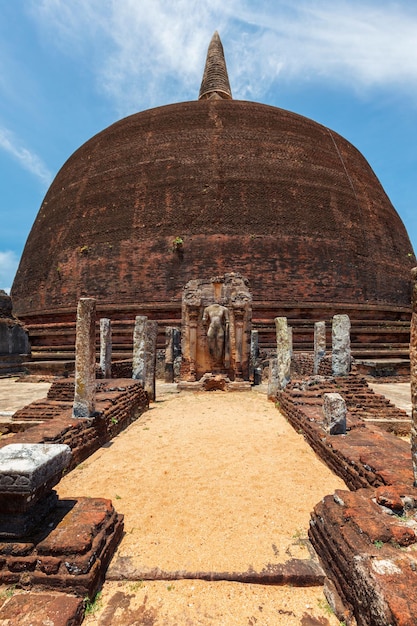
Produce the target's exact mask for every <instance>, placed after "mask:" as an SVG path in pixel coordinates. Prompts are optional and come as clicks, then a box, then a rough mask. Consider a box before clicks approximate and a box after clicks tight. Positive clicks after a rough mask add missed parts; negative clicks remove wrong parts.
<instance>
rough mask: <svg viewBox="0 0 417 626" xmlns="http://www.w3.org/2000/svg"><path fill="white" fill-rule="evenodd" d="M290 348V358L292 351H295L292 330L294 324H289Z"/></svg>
mask: <svg viewBox="0 0 417 626" xmlns="http://www.w3.org/2000/svg"><path fill="white" fill-rule="evenodd" d="M288 349H289V351H290V358H291V357H292V353H293V331H292V326H288Z"/></svg>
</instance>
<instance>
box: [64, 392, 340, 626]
mask: <svg viewBox="0 0 417 626" xmlns="http://www.w3.org/2000/svg"><path fill="white" fill-rule="evenodd" d="M337 488H344V483H343V482H342V481H341V480H340V479H338V478H336V477H335V476H334V475H333V474H332V473H331V472H330V471H329V470H328V469H327V467H326V466H325V465H324V464H323V463H322V462H321V461H320V460H319V459H318V458H317V457H316V456H315V454H314V453H313V452H312V451H311V449H310V448H309V446H308V445H307V444H306V443H305V441H304V439H303V437H302V436H301V435H299V434H297V433H296V432H295V431H294V430H293V429H292V428H291V426H289V424H288V423H287V422H286V420H285V419H284V418H283V417H282V416H281V414H280V413H279V412H278V411H277V409H276V408H275V407H274V405H273V403H272V402H268V400H267V399H266V396H265V394H263V395H262V394H259V393H254V392H244V393H227V392H217V391H216V392H209V393H192V392H191V393H190V392H183V393H181V394H166V393H165V394H164V395H162V396H161V395H159V397H158V400H157V402H155V403H154V404H152V405H151V409H150V410H149V412H147V413H146V414H144V415H143V416H142V417H141V419H140V420H139V421H138V422H135V423H134V424H132V425H131V426H130V427H129V428H128V429H127V430H126V431H124V432H123V433H122V434H121V435H120V436H119V437H117V439H115V440H113V441H112V442H111V444H110V445H109V446H108V447H105V448H102V449H101V450H99V451H98V452H97V453H95V454H94V455H93V456H92V457H90V458H89V459H88V460H87V461H85V462H84V463H82V464H81V465H80V466H78V468H76V469H75V470H74V471H73V472H71V474H69V475H68V476H66V477H64V479H63V480H62V481H61V482H60V483H59V485H58V493H59V496H60V497H62V498H65V497H74V496H79V495H84V496H91V497H106V498H110V499H111V500H112V501H113V504H114V506H115V507H116V510H117V511H118V512H119V513H122V514H124V516H125V531H126V534H125V537H124V539H123V540H122V542H121V544H120V547H119V549H118V552H117V553H116V555H115V557H114V558H113V561H112V563H111V565H110V568H109V572H108V579H110V580H108V581H107V582H106V583H105V585H104V588H103V592H102V598H101V602H100V603H99V604H100V607H98V608H97V610H94V611H93V614H92V615H91V616H89V617H88V618H87V619H86V622H85V623H86V624H88V625H89V626H92V625H93V624H96V625H98V624H100V625H104V624H109V625H110V624H111V625H116V624H120V625H123V626H124V625H126V626H128V625H130V624H132V625H133V624H155V625H167V626H170V625H172V626H173V625H174V624H179V625H182V624H204V625H206V624H207V625H208V624H210V625H214V624H216V625H219V624H221V625H224V626H229V625H232V624H239V625H240V624H250V625H252V624H257V625H267V624H272V625H276V624H277V625H278V624H285V625H288V626H290V625H292V624H294V625H295V624H297V625H299V624H305V625H306V626H307V625H308V624H311V625H314V624H338V621H337V620H336V618H335V617H334V616H332V615H329V614H328V612H327V609H328V607H327V605H326V602H325V599H324V596H323V592H322V588H321V587H316V588H308V589H306V588H303V589H298V588H295V587H277V586H263V585H253V584H239V583H234V582H215V583H214V582H204V581H201V580H189V581H185V580H175V581H166V580H165V581H162V582H148V581H146V580H143V578H146V574H147V573H148V572H149V571H150V570H153V569H154V568H159V569H160V570H163V571H164V572H168V573H170V574H172V573H173V572H177V571H178V570H181V571H184V570H185V571H186V572H228V573H230V572H246V571H248V570H250V569H254V570H256V571H261V570H262V569H263V568H265V567H267V566H268V565H269V564H276V563H283V562H286V561H288V560H290V559H292V558H295V559H310V558H311V554H310V552H309V548H310V546H309V544H308V542H307V541H306V536H307V529H308V524H309V518H310V512H311V510H312V508H313V507H314V505H315V504H316V503H317V502H318V501H319V500H320V499H321V498H322V497H323V496H324V495H326V494H328V493H331V492H333V491H334V490H335V489H337ZM122 577H128V578H129V580H128V581H123V580H120V579H121V578H122ZM112 579H115V580H112ZM94 608H96V607H94ZM145 618H146V619H147V620H148V621H146V619H145ZM313 618H314V619H315V620H318V621H314V619H313ZM303 620H304V621H303ZM312 620H313V621H312ZM320 620H322V621H320Z"/></svg>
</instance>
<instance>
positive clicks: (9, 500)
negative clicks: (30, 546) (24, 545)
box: [0, 443, 71, 539]
mask: <svg viewBox="0 0 417 626" xmlns="http://www.w3.org/2000/svg"><path fill="white" fill-rule="evenodd" d="M70 461H71V449H70V447H69V446H67V445H64V444H52V443H12V444H9V445H7V446H4V448H1V449H0V538H1V539H11V538H13V539H18V538H21V537H24V536H26V535H28V534H29V533H30V532H31V531H32V530H33V529H34V528H35V527H36V526H38V525H39V524H40V523H41V522H42V520H43V518H44V517H45V516H46V515H47V514H48V513H49V512H50V511H51V510H52V509H53V508H54V507H55V506H56V504H57V501H58V497H57V495H56V492H55V491H53V490H52V487H54V486H55V485H56V484H57V483H58V482H59V481H60V480H61V477H62V472H63V470H64V469H66V468H67V467H68V466H69V464H70Z"/></svg>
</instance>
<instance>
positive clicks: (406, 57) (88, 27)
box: [32, 0, 417, 114]
mask: <svg viewBox="0 0 417 626" xmlns="http://www.w3.org/2000/svg"><path fill="white" fill-rule="evenodd" d="M32 14H33V17H34V18H35V19H37V20H38V23H39V24H40V26H41V27H42V28H44V29H47V30H48V32H49V33H53V34H54V37H55V41H56V43H57V45H60V46H61V47H64V48H65V50H66V52H67V53H68V54H72V55H78V57H79V58H82V59H84V61H85V62H86V63H92V64H93V66H94V71H95V74H96V79H97V86H98V88H99V89H100V90H102V91H104V92H105V93H106V94H107V95H108V97H109V98H110V99H111V100H112V101H113V102H114V104H115V106H116V107H117V108H118V109H119V111H120V113H122V114H125V113H127V112H132V111H135V110H138V109H140V108H143V107H145V108H146V107H149V106H153V105H159V104H166V103H167V102H169V101H179V100H181V99H190V98H191V99H195V98H196V97H197V94H198V88H199V83H200V80H201V76H202V70H203V64H204V60H205V52H206V49H207V45H208V43H209V40H210V37H211V35H212V33H213V32H214V30H216V29H217V30H219V33H220V36H221V38H222V40H223V43H224V44H226V45H225V52H226V59H227V63H228V68H229V75H230V79H231V86H232V91H233V93H234V96H235V97H237V98H254V99H257V98H260V97H261V96H262V94H263V93H265V92H266V91H267V90H268V88H269V87H270V86H271V84H272V83H273V82H274V80H275V79H276V78H277V76H278V75H280V76H282V80H296V81H297V82H299V83H301V82H302V81H305V80H309V81H311V80H329V81H332V82H335V81H336V82H339V83H343V82H345V83H348V84H349V85H350V86H352V84H353V85H356V86H358V87H361V88H368V89H372V88H374V87H378V86H385V87H389V86H392V87H396V88H400V89H404V90H407V91H409V92H410V93H413V95H414V96H415V97H417V47H416V45H415V42H416V40H417V8H416V7H413V6H411V8H410V3H409V2H407V1H406V0H397V1H396V2H390V1H388V0H380V2H378V3H375V2H373V1H371V0H364V1H363V2H362V1H359V0H349V2H348V1H343V0H342V1H338V2H334V0H315V1H313V0H299V1H298V2H297V3H294V2H289V0H275V2H272V3H271V2H270V1H269V0H258V2H253V0H228V1H227V2H224V0H176V2H166V0H140V2H138V1H137V0H72V1H71V2H70V3H68V2H67V1H66V0H36V2H34V4H33V12H32Z"/></svg>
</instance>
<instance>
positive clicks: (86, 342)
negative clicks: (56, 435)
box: [72, 298, 96, 418]
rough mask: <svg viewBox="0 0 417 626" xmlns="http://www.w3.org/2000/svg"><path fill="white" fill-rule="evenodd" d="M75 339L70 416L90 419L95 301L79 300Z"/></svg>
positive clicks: (91, 408) (94, 363)
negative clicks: (73, 385) (73, 380)
mask: <svg viewBox="0 0 417 626" xmlns="http://www.w3.org/2000/svg"><path fill="white" fill-rule="evenodd" d="M76 333H77V334H76V339H75V393H74V404H73V409H72V416H73V417H76V418H84V417H91V416H92V415H93V413H94V410H95V400H96V301H95V299H94V298H80V300H79V302H78V307H77V330H76Z"/></svg>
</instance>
